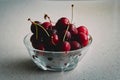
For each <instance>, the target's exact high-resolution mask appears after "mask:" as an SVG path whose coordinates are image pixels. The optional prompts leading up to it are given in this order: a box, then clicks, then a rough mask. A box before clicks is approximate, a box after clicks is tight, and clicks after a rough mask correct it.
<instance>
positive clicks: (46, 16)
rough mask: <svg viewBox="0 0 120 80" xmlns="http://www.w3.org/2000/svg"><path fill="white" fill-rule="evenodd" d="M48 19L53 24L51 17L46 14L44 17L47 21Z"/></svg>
mask: <svg viewBox="0 0 120 80" xmlns="http://www.w3.org/2000/svg"><path fill="white" fill-rule="evenodd" d="M47 18H48V20H49V21H50V23H51V22H52V21H51V19H50V17H49V16H48V15H47V14H45V15H44V19H45V20H46V19H47Z"/></svg>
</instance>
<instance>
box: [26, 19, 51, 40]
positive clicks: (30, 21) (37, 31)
mask: <svg viewBox="0 0 120 80" xmlns="http://www.w3.org/2000/svg"><path fill="white" fill-rule="evenodd" d="M28 21H30V22H31V23H32V24H34V25H35V26H36V39H38V26H39V27H41V28H42V29H43V30H44V31H45V32H46V34H47V35H48V37H50V35H49V33H48V32H47V30H46V29H45V28H44V27H43V26H41V25H39V24H37V23H35V22H33V21H31V19H30V18H28Z"/></svg>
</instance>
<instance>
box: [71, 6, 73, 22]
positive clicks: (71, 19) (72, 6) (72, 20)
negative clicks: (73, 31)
mask: <svg viewBox="0 0 120 80" xmlns="http://www.w3.org/2000/svg"><path fill="white" fill-rule="evenodd" d="M71 7H72V17H71V23H72V22H73V7H74V5H73V4H72V5H71Z"/></svg>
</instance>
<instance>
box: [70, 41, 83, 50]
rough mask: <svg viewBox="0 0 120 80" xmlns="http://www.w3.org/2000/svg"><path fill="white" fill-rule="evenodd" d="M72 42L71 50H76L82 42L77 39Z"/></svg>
mask: <svg viewBox="0 0 120 80" xmlns="http://www.w3.org/2000/svg"><path fill="white" fill-rule="evenodd" d="M70 44H71V50H76V49H80V48H81V45H80V43H79V42H77V41H72V42H71V43H70Z"/></svg>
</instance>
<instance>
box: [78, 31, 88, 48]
mask: <svg viewBox="0 0 120 80" xmlns="http://www.w3.org/2000/svg"><path fill="white" fill-rule="evenodd" d="M78 40H79V42H80V44H81V45H82V46H83V47H84V46H86V45H87V44H88V43H89V39H88V36H87V35H86V34H85V33H83V32H81V33H78Z"/></svg>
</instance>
